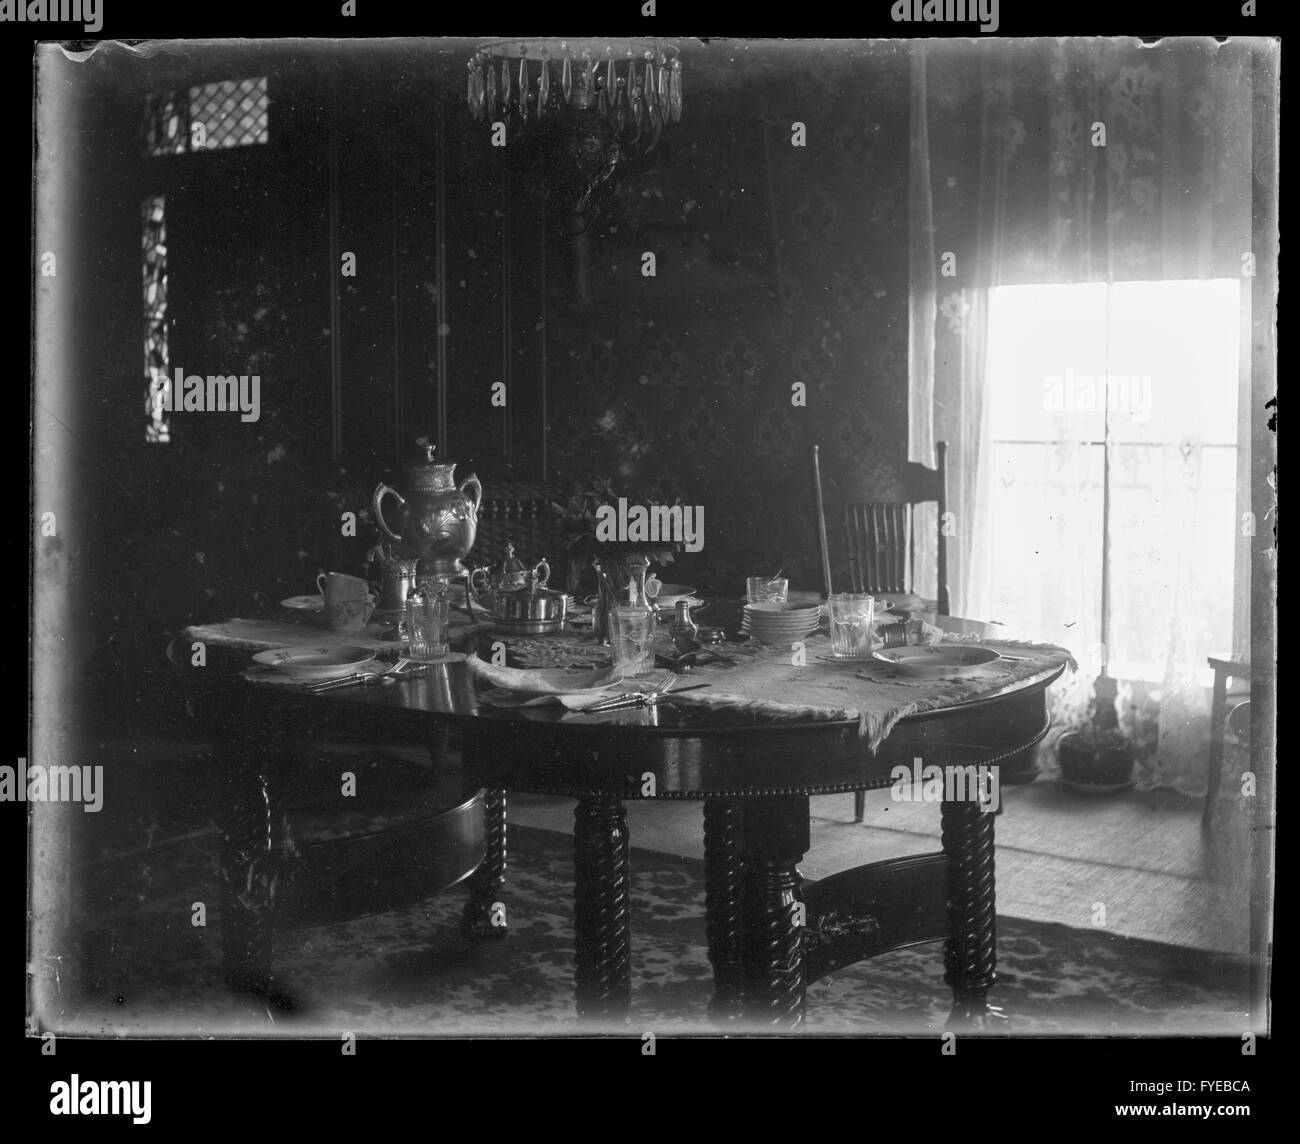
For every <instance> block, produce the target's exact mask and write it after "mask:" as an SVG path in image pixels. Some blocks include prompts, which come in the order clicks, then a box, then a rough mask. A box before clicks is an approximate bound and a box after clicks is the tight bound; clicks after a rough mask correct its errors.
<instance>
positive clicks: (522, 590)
mask: <svg viewBox="0 0 1300 1144" xmlns="http://www.w3.org/2000/svg"><path fill="white" fill-rule="evenodd" d="M512 555H513V553H512ZM476 571H480V570H477V569H476ZM550 578H551V566H550V565H549V564H548V563H547V562H546V561H545V560H541V561H539V562H538V563H537V565H536V567H534V568H531V569H525V570H524V573H523V579H524V584H523V587H518V588H516V587H509V586H508V585H509V584H510V583H512V582H513V581H514V577H513V576H511V577H510V578H509V579H503V580H502V581H497V583H496V584H495V585H493V584H492V582H491V581H490V580H489V581H488V582H487V583H486V584H484V583H483V580H482V579H477V578H476V579H477V582H476V583H475V592H476V594H477V596H478V599H479V603H481V604H482V605H483V607H485V608H486V609H487V610H488V611H489V612H490V613H491V614H492V619H493V622H495V623H496V625H497V627H499V628H503V629H506V630H507V631H511V632H516V633H518V634H521V635H547V634H550V633H553V632H561V631H563V630H564V621H565V620H566V619H567V618H568V614H569V598H568V596H566V595H565V594H564V593H563V592H557V591H554V590H553V589H551V588H548V587H547V586H546V584H547V581H549V580H550Z"/></svg>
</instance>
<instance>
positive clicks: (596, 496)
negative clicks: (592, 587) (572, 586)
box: [551, 477, 680, 591]
mask: <svg viewBox="0 0 1300 1144" xmlns="http://www.w3.org/2000/svg"><path fill="white" fill-rule="evenodd" d="M620 498H622V499H624V500H625V501H626V503H627V505H628V506H629V507H631V506H633V505H641V506H644V507H647V508H648V507H649V506H650V505H651V504H652V503H657V502H653V501H651V500H649V499H647V498H645V497H638V496H630V495H628V494H627V493H626V492H624V493H619V492H617V491H616V490H615V489H614V486H613V483H612V482H611V480H610V478H609V477H589V478H588V479H587V480H586V481H575V482H574V485H573V492H572V494H571V495H570V496H569V497H568V498H567V499H566V500H564V501H563V502H559V501H552V502H551V510H552V511H553V512H554V513H555V515H556V516H557V517H558V519H559V521H560V523H561V526H562V527H563V529H564V531H565V534H566V540H565V554H566V556H567V557H568V562H569V573H568V582H569V583H573V582H574V580H573V577H574V575H575V571H574V570H575V569H576V574H577V575H578V576H581V575H582V574H583V573H584V572H585V570H586V569H587V568H589V567H591V563H592V560H593V559H596V560H599V561H600V564H601V567H602V568H603V569H604V570H605V571H606V572H607V573H611V574H613V575H614V576H615V577H616V578H617V580H618V583H617V587H618V588H620V589H621V590H623V591H626V590H627V574H628V573H627V560H628V557H629V556H644V557H645V558H646V559H647V560H648V561H650V563H651V564H657V565H660V566H663V565H666V564H671V563H672V562H673V553H674V552H676V551H677V549H678V548H679V547H680V546H679V545H678V544H677V543H676V542H673V541H668V540H660V541H653V542H646V541H632V540H605V539H601V538H600V537H599V536H598V535H597V525H598V523H599V522H600V517H601V509H602V508H608V509H615V510H616V509H617V507H618V503H619V500H620ZM677 503H680V501H678V502H677Z"/></svg>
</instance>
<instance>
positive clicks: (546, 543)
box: [465, 481, 566, 588]
mask: <svg viewBox="0 0 1300 1144" xmlns="http://www.w3.org/2000/svg"><path fill="white" fill-rule="evenodd" d="M555 499H557V498H555V497H553V496H552V495H551V494H550V493H549V492H548V491H547V490H546V489H544V488H543V487H542V486H541V485H535V484H526V483H524V482H521V481H513V482H512V481H495V482H492V483H490V484H485V485H484V486H483V504H482V506H481V507H480V508H479V519H478V534H477V536H476V538H475V541H474V548H473V549H472V550H471V552H470V554H469V555H468V556H467V557H466V558H465V566H466V567H467V568H478V567H491V568H493V569H494V570H495V569H496V568H497V567H498V566H499V565H500V564H501V561H502V560H504V559H505V555H506V545H507V544H513V545H514V546H515V551H516V554H517V555H518V556H519V559H521V560H522V561H523V562H524V563H525V564H527V565H528V567H530V568H531V567H532V566H533V565H534V564H536V563H537V562H538V561H539V560H541V559H542V557H546V559H547V561H548V562H549V563H550V564H551V565H552V567H553V569H554V571H553V573H552V576H551V579H552V580H553V581H555V583H554V584H552V587H560V588H562V587H563V586H564V570H563V569H562V568H561V567H560V566H559V564H558V563H557V562H559V561H563V560H564V558H565V540H566V537H565V534H564V530H563V528H562V527H561V525H560V522H559V520H558V519H557V518H556V516H555V514H554V513H553V512H552V511H551V502H552V500H555Z"/></svg>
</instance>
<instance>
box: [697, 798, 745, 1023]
mask: <svg viewBox="0 0 1300 1144" xmlns="http://www.w3.org/2000/svg"><path fill="white" fill-rule="evenodd" d="M740 814H741V804H740V802H739V801H737V800H734V799H718V798H711V799H706V800H705V802H704V917H705V931H706V933H707V934H708V941H709V961H710V962H711V963H712V965H713V984H714V995H713V1000H712V1001H711V1002H710V1004H709V1016H710V1017H712V1018H713V1020H715V1021H727V1020H731V1019H734V1018H735V1017H737V1016H739V1014H740V1000H741V956H740V948H741V945H740V924H741V919H740V903H741V871H742V868H743V866H742V863H741V860H740Z"/></svg>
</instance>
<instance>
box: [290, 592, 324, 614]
mask: <svg viewBox="0 0 1300 1144" xmlns="http://www.w3.org/2000/svg"><path fill="white" fill-rule="evenodd" d="M280 607H282V608H292V609H293V610H294V611H295V612H319V611H321V610H322V609H323V608H324V607H325V597H324V596H322V595H321V594H320V593H319V592H317V593H316V595H314V596H290V597H289V598H288V599H287V600H281V601H280Z"/></svg>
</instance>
